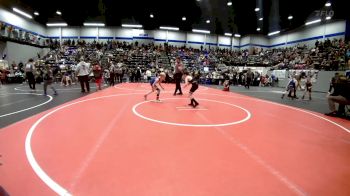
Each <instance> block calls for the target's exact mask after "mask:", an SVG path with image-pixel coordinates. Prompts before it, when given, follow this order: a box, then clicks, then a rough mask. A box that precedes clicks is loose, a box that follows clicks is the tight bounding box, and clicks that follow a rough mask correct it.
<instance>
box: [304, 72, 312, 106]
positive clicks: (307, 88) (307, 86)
mask: <svg viewBox="0 0 350 196" xmlns="http://www.w3.org/2000/svg"><path fill="white" fill-rule="evenodd" d="M311 89H312V83H311V78H310V77H308V78H307V79H306V83H305V91H304V95H303V97H302V99H304V98H305V95H306V93H307V92H309V100H311Z"/></svg>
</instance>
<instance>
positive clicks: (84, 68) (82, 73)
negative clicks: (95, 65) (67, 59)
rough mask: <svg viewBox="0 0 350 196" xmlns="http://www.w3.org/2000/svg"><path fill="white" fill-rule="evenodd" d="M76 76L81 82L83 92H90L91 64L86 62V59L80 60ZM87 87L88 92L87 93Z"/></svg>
mask: <svg viewBox="0 0 350 196" xmlns="http://www.w3.org/2000/svg"><path fill="white" fill-rule="evenodd" d="M75 73H76V75H77V76H78V80H79V82H80V87H81V92H82V93H85V92H86V91H87V92H90V85H89V74H90V64H89V63H86V62H85V61H84V57H81V58H80V62H79V63H78V65H77V67H76V70H75ZM85 87H86V91H85Z"/></svg>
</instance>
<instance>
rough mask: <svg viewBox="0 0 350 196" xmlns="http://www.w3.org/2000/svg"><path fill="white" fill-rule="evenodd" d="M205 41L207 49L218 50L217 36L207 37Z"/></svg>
mask: <svg viewBox="0 0 350 196" xmlns="http://www.w3.org/2000/svg"><path fill="white" fill-rule="evenodd" d="M206 38H207V39H206V41H205V46H206V47H205V48H208V47H209V46H210V48H216V47H217V46H218V37H217V36H216V35H207V36H206Z"/></svg>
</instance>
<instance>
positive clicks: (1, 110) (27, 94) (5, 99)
mask: <svg viewBox="0 0 350 196" xmlns="http://www.w3.org/2000/svg"><path fill="white" fill-rule="evenodd" d="M53 86H54V87H55V88H56V89H58V93H59V94H58V95H57V96H55V95H53V91H52V90H51V89H50V88H49V89H48V92H47V93H48V95H50V96H52V98H53V99H52V101H51V102H48V103H47V104H44V105H42V106H40V107H36V108H33V109H29V110H26V111H23V112H19V113H15V114H11V113H13V112H17V111H21V110H24V109H26V108H31V107H33V106H36V105H38V104H42V103H45V102H47V101H49V99H50V98H49V97H48V96H44V95H43V85H42V84H41V85H39V84H37V85H36V90H30V89H29V86H28V85H27V84H6V85H2V86H1V87H0V128H3V127H6V126H8V125H11V124H13V123H15V122H18V121H21V120H23V119H26V118H28V117H31V116H33V115H35V114H38V113H40V112H43V111H46V110H48V109H50V108H53V107H56V106H58V105H61V104H63V103H65V102H68V101H71V100H74V99H77V98H80V97H83V96H85V95H88V93H81V92H80V85H72V86H68V87H65V86H60V85H59V84H53ZM93 86H94V84H91V92H90V93H92V92H94V91H95V88H94V87H93ZM8 114H11V115H8Z"/></svg>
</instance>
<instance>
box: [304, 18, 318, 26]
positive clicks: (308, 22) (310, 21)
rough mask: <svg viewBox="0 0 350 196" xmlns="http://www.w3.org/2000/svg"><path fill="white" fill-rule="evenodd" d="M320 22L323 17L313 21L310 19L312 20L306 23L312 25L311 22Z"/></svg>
mask: <svg viewBox="0 0 350 196" xmlns="http://www.w3.org/2000/svg"><path fill="white" fill-rule="evenodd" d="M318 22H321V19H318V20H313V21H310V22H306V23H305V25H311V24H315V23H318Z"/></svg>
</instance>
